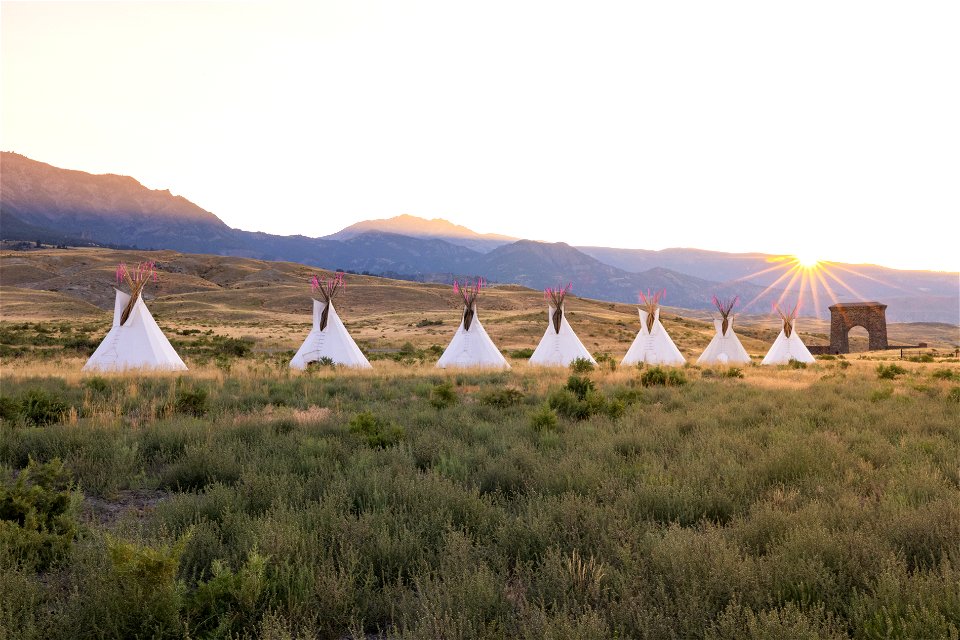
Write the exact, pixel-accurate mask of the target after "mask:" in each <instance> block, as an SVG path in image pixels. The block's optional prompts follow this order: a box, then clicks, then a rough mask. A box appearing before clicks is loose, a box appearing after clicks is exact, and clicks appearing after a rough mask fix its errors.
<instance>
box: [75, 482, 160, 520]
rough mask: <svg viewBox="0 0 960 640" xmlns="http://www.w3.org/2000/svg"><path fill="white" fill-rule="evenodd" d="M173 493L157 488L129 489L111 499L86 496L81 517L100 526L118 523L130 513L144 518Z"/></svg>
mask: <svg viewBox="0 0 960 640" xmlns="http://www.w3.org/2000/svg"><path fill="white" fill-rule="evenodd" d="M171 495H172V494H171V493H170V492H168V491H160V490H156V489H128V490H126V491H119V492H117V496H116V498H114V499H111V500H107V499H104V498H98V497H96V496H86V497H85V498H84V499H83V510H82V513H81V517H82V518H83V519H84V520H86V521H87V522H90V523H95V524H99V525H100V526H110V525H113V524H116V523H117V522H118V521H119V520H120V519H121V518H123V517H125V516H126V515H128V514H134V516H135V517H136V518H144V517H146V516H147V515H148V514H149V513H150V512H151V511H153V509H154V507H156V506H157V504H159V503H160V502H161V501H163V500H166V499H167V498H169V497H170V496H171Z"/></svg>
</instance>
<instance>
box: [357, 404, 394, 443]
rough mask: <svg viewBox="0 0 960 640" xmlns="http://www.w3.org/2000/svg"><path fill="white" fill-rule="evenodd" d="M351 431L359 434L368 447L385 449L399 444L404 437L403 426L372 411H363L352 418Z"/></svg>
mask: <svg viewBox="0 0 960 640" xmlns="http://www.w3.org/2000/svg"><path fill="white" fill-rule="evenodd" d="M349 426H350V433H354V434H357V435H358V436H360V437H361V438H363V440H364V441H365V442H366V444H367V446H368V447H371V448H374V449H383V448H385V447H392V446H393V445H395V444H398V443H399V442H400V441H401V440H403V438H404V431H403V427H401V426H400V425H398V424H395V423H393V422H390V421H388V420H384V419H382V418H379V417H377V416H375V415H373V413H371V412H370V411H362V412H360V413H358V414H356V415H355V416H353V418H351V419H350V425H349Z"/></svg>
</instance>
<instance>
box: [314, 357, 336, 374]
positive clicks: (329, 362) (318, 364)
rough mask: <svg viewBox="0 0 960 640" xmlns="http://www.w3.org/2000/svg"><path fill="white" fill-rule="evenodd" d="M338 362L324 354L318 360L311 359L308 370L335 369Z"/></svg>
mask: <svg viewBox="0 0 960 640" xmlns="http://www.w3.org/2000/svg"><path fill="white" fill-rule="evenodd" d="M336 366H337V363H336V362H334V361H333V358H331V357H330V356H323V357H322V358H320V359H318V360H311V361H310V362H308V363H307V371H316V370H317V369H333V368H334V367H336Z"/></svg>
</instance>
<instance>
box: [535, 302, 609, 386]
mask: <svg viewBox="0 0 960 640" xmlns="http://www.w3.org/2000/svg"><path fill="white" fill-rule="evenodd" d="M570 289H571V285H569V284H568V285H567V286H566V287H565V288H561V287H557V288H556V289H545V290H544V294H543V295H544V298H545V299H547V300H549V302H550V304H548V305H547V309H548V311H547V331H546V333H544V334H543V338H541V339H540V344H538V345H537V348H536V349H535V350H534V352H533V355H531V356H530V364H532V365H535V366H539V367H566V366H569V365H570V363H571V362H573V361H574V360H576V359H577V358H583V359H584V360H589V361H590V362H592V363H593V364H597V361H596V360H594V359H593V356H591V355H590V352H589V351H587V348H586V347H584V346H583V343H582V342H580V338H578V337H577V334H576V333H574V331H573V328H572V327H571V326H570V323H569V322H567V314H566V313H565V312H564V304H563V301H564V299H565V298H566V297H567V294H568V293H570Z"/></svg>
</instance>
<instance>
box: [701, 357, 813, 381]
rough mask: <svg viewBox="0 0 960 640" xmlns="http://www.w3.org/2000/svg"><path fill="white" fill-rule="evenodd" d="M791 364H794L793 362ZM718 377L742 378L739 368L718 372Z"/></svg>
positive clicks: (741, 371)
mask: <svg viewBox="0 0 960 640" xmlns="http://www.w3.org/2000/svg"><path fill="white" fill-rule="evenodd" d="M793 362H796V361H795V360H794V361H793ZM720 376H721V377H723V378H742V377H743V369H741V368H740V367H730V368H729V369H724V370H723V371H721V372H720Z"/></svg>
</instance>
